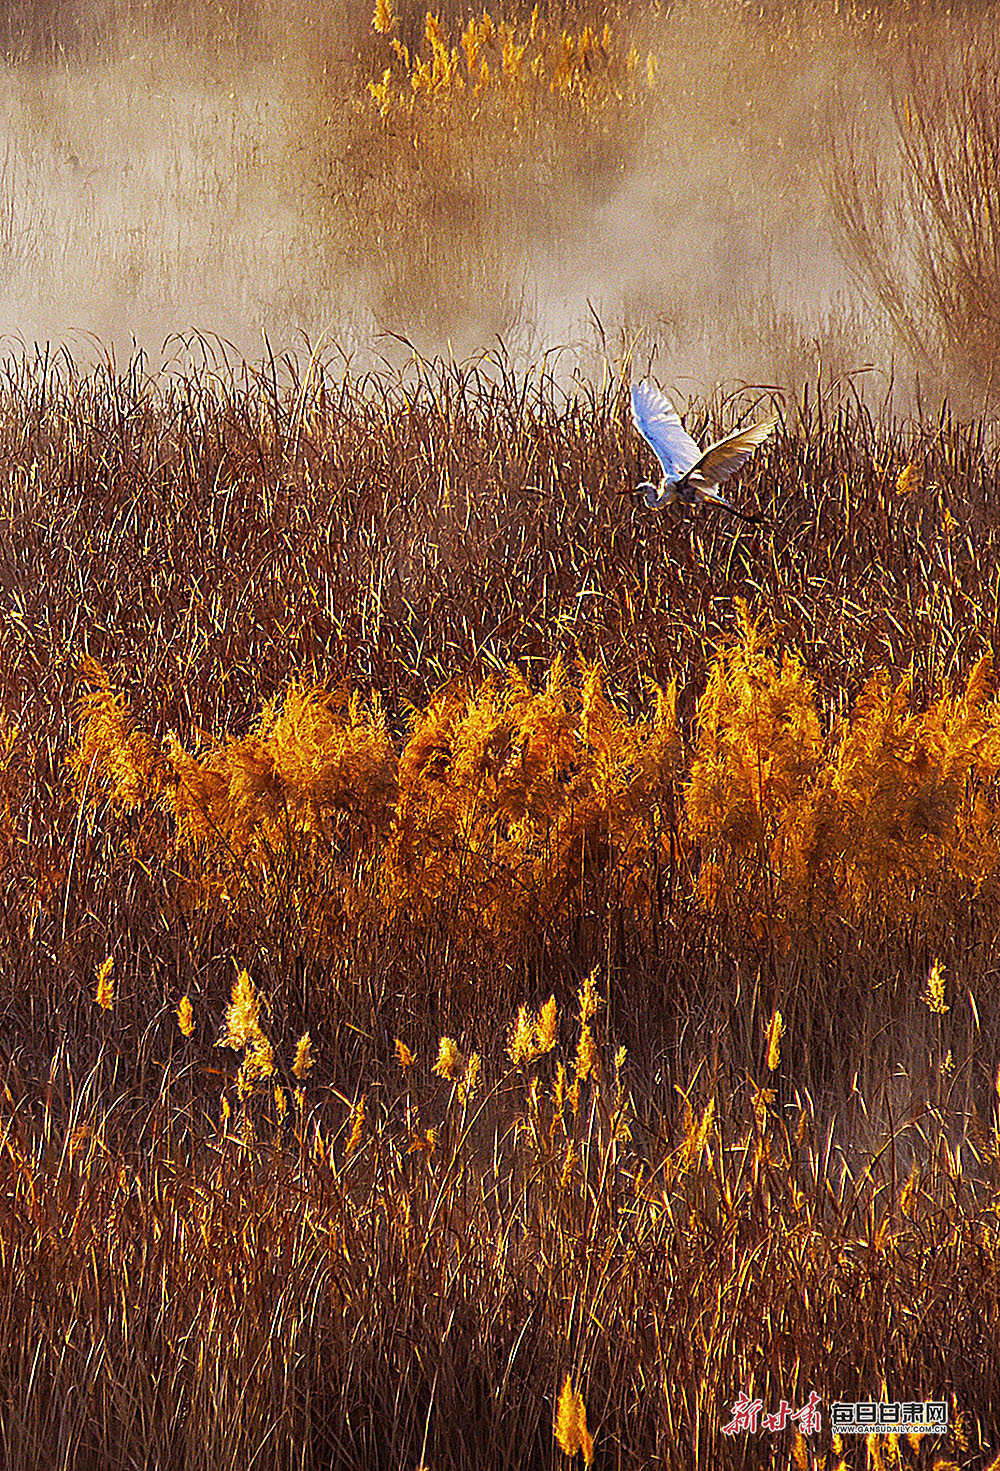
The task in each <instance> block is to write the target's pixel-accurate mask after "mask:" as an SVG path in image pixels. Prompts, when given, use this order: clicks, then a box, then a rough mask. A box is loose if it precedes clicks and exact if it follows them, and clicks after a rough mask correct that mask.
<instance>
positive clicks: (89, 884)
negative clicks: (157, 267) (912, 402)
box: [0, 343, 1000, 1471]
mask: <svg viewBox="0 0 1000 1471" xmlns="http://www.w3.org/2000/svg"><path fill="white" fill-rule="evenodd" d="M191 346H192V347H194V348H195V349H198V350H200V351H201V353H202V356H201V360H200V363H199V362H197V361H196V363H195V365H194V366H193V367H190V368H187V369H185V370H184V371H180V370H177V371H174V372H172V373H170V372H157V373H152V372H151V371H149V369H148V368H147V365H146V364H145V362H144V361H143V360H142V359H141V358H138V359H136V360H134V361H133V362H131V363H130V364H128V365H126V366H125V367H124V368H122V369H118V368H116V367H115V365H114V363H113V362H108V363H107V364H105V365H104V366H103V367H101V368H98V369H97V370H94V371H90V372H84V371H82V370H80V369H78V368H77V367H76V366H75V364H74V363H73V362H72V361H71V360H70V359H69V358H68V357H67V356H66V355H65V354H63V355H61V356H58V357H55V358H50V357H47V356H45V355H39V356H38V357H37V358H36V359H34V360H28V361H26V360H24V359H23V358H22V359H16V360H15V359H11V360H9V361H8V362H7V364H6V367H5V372H4V377H3V381H2V384H0V463H2V467H3V474H2V477H0V487H2V489H0V518H2V522H3V532H4V535H3V537H2V539H0V559H2V564H3V565H2V577H0V581H2V586H3V588H4V592H3V616H2V619H0V641H2V642H0V652H2V662H0V707H2V710H3V712H4V720H3V724H2V727H0V842H2V845H3V858H4V865H3V874H4V880H3V891H2V892H3V904H4V913H5V916H6V923H5V925H4V926H3V928H2V932H0V954H2V956H3V962H4V970H5V975H6V977H7V984H6V987H5V991H4V998H3V1002H2V1004H0V1046H2V1049H3V1069H4V1089H5V1092H4V1103H3V1109H2V1122H0V1131H2V1141H3V1142H2V1152H0V1158H2V1161H3V1164H2V1178H3V1182H4V1183H3V1190H2V1192H0V1243H2V1248H3V1257H2V1260H3V1271H4V1277H5V1284H6V1290H5V1292H4V1294H3V1298H2V1304H3V1312H4V1314H5V1320H4V1324H3V1342H4V1345H5V1347H4V1352H3V1356H2V1360H0V1363H2V1368H0V1373H2V1375H3V1395H2V1400H0V1403H2V1405H3V1408H2V1410H0V1433H2V1436H3V1445H4V1454H5V1456H6V1458H7V1459H8V1460H9V1461H10V1463H11V1464H16V1465H24V1466H33V1465H37V1466H51V1465H74V1466H83V1467H87V1466H93V1467H98V1466H107V1465H118V1464H121V1465H125V1464H129V1465H132V1464H134V1465H142V1466H149V1467H152V1466H167V1465H170V1466H173V1465H178V1466H184V1467H191V1468H195V1467H199V1466H206V1467H207V1466H209V1465H211V1466H213V1467H214V1466H219V1465H229V1464H233V1465H235V1464H237V1463H239V1464H244V1463H253V1464H256V1465H259V1466H262V1467H271V1466H273V1467H285V1466H287V1467H289V1468H290V1467H292V1466H296V1467H312V1466H315V1467H320V1466H331V1465H335V1466H345V1467H348V1466H358V1467H361V1466H365V1467H370V1466H373V1465H385V1466H387V1467H389V1466H392V1467H396V1466H406V1465H411V1464H412V1465H413V1466H414V1467H417V1466H419V1465H426V1466H428V1467H433V1466H455V1467H466V1466H468V1467H472V1466H474V1465H475V1466H483V1465H494V1464H496V1465H511V1466H514V1465H516V1466H534V1465H558V1464H563V1463H564V1461H563V1457H564V1456H565V1455H566V1453H567V1450H568V1451H569V1452H571V1453H572V1454H573V1455H577V1456H580V1457H582V1459H583V1460H584V1461H586V1459H587V1457H588V1455H590V1454H592V1456H593V1462H594V1464H595V1465H603V1464H608V1465H616V1466H623V1467H624V1466H626V1465H629V1466H632V1465H654V1464H664V1465H666V1466H670V1467H678V1468H680V1467H703V1466H708V1465H712V1466H715V1465H720V1466H733V1467H737V1466H743V1465H748V1464H754V1465H758V1464H774V1465H782V1466H785V1465H796V1466H800V1467H801V1466H816V1467H819V1466H821V1465H823V1466H826V1467H830V1468H833V1467H837V1466H838V1465H839V1464H841V1463H843V1464H844V1465H846V1466H848V1467H852V1468H853V1467H862V1466H866V1465H869V1464H871V1465H873V1466H874V1465H877V1464H878V1462H877V1460H876V1459H875V1458H876V1457H882V1460H883V1464H885V1465H890V1464H891V1465H894V1466H895V1465H900V1466H907V1467H909V1466H917V1467H923V1466H930V1465H934V1464H937V1465H938V1466H939V1471H940V1468H942V1467H944V1466H950V1465H952V1464H954V1465H959V1466H962V1467H975V1468H981V1467H985V1466H987V1465H989V1464H990V1463H991V1461H993V1460H994V1458H995V1457H996V1455H997V1451H998V1449H1000V1440H998V1425H997V1420H996V1411H995V1405H996V1404H997V1403H1000V1394H998V1388H997V1387H998V1362H997V1353H996V1348H995V1344H996V1342H997V1332H996V1328H997V1324H996V1299H997V1291H996V1285H997V1284H996V1273H997V1219H996V1210H995V1201H996V1191H997V1179H996V1172H997V1127H998V1095H997V1089H996V1078H997V1065H998V1058H997V1055H996V1051H995V1045H994V1038H995V1036H996V1032H997V1022H998V1015H997V1013H998V1006H997V990H996V983H995V977H996V974H997V939H996V937H997V933H998V926H997V914H996V911H997V890H996V883H997V868H998V864H1000V857H998V854H997V841H996V832H997V818H996V812H997V785H996V784H997V769H998V762H1000V756H998V754H997V726H998V715H997V704H996V694H995V686H994V678H993V669H992V663H991V655H992V650H993V649H994V647H995V644H996V619H997V571H996V568H997V565H998V562H997V556H996V550H997V548H996V541H997V532H996V529H995V521H994V518H993V514H992V510H991V498H992V494H993V488H994V485H995V481H996V446H995V444H994V443H993V442H992V440H991V437H990V433H989V430H988V427H987V426H986V425H984V424H982V423H977V422H963V421H959V420H957V419H956V418H954V417H953V416H952V414H951V413H950V412H949V411H948V409H947V407H945V408H943V409H941V410H940V411H937V412H933V413H931V412H925V413H923V414H922V415H921V416H920V417H919V418H914V419H912V420H909V421H900V420H896V419H893V418H892V417H891V416H890V415H889V414H888V413H886V414H885V415H883V416H873V415H872V414H870V413H869V411H868V410H867V409H866V408H865V407H864V405H863V404H862V403H861V402H860V401H859V399H858V397H857V396H856V395H855V394H853V393H852V391H851V388H850V385H849V384H847V385H840V386H839V387H838V386H837V385H828V384H823V383H820V384H813V385H811V386H810V388H809V390H808V392H807V393H804V394H803V395H802V397H801V398H800V399H799V400H798V401H796V402H794V403H784V404H783V405H782V409H783V422H782V427H781V430H780V432H779V433H778V435H776V437H775V439H774V442H773V443H772V444H770V445H769V446H767V447H766V448H765V449H763V450H762V451H761V453H760V454H759V455H758V456H757V457H755V460H754V462H753V464H752V466H751V467H750V469H749V471H748V473H747V474H745V475H744V476H743V477H742V478H741V481H740V484H739V488H738V494H739V496H740V499H741V502H742V503H744V504H747V505H749V506H752V507H754V508H758V509H760V510H761V511H762V512H763V513H764V515H765V516H766V517H767V521H766V523H765V524H764V525H763V526H762V527H759V528H757V527H746V526H744V525H743V524H742V523H741V524H739V525H736V524H734V523H732V522H729V521H723V520H721V519H718V518H715V519H713V518H712V517H711V516H710V515H709V514H708V513H706V514H704V515H700V516H693V517H690V518H687V517H681V516H677V517H673V518H671V517H669V516H666V515H665V516H662V517H659V518H656V519H655V520H654V519H650V518H644V517H642V516H640V515H639V514H638V513H637V512H635V511H634V510H633V508H632V503H631V502H630V501H629V500H628V499H627V498H626V496H625V495H624V494H623V492H624V491H625V490H626V489H627V488H628V487H629V486H630V485H631V484H632V483H634V481H635V480H636V479H638V478H642V475H643V474H644V473H645V472H646V470H647V469H648V465H647V462H646V459H645V453H644V451H643V449H642V447H641V445H640V444H639V443H637V441H636V438H635V436H634V434H633V432H632V431H631V429H630V427H629V424H628V419H627V394H626V392H625V387H624V384H623V382H622V378H621V376H620V375H619V374H617V373H613V372H612V371H611V370H610V369H609V371H608V373H607V376H606V378H605V379H604V381H603V382H600V383H598V384H596V385H595V384H591V383H587V382H582V381H577V382H574V381H573V380H563V381H560V380H559V379H558V378H557V377H556V376H555V373H554V372H553V370H552V366H551V365H550V364H548V365H546V364H543V365H541V366H540V367H539V368H538V369H536V370H535V371H534V372H533V373H528V374H519V373H515V372H514V371H513V369H512V368H511V366H510V364H509V363H508V362H507V360H506V359H505V358H504V357H503V355H502V354H501V355H494V356H491V357H483V358H481V359H478V360H477V361H475V362H473V363H471V364H467V365H464V366H456V365H454V364H440V363H428V362H425V361H422V360H420V359H418V358H415V359H414V360H413V361H412V362H411V363H410V364H409V365H408V366H407V368H405V369H404V370H402V371H401V372H399V373H398V374H393V373H390V372H389V371H388V370H386V371H385V372H384V373H382V374H381V375H368V376H355V375H352V374H351V373H350V372H349V371H345V370H344V369H343V367H342V366H341V367H337V366H336V365H335V364H333V363H331V362H327V361H324V360H323V359H322V357H321V356H320V355H319V354H315V355H313V357H312V359H311V360H310V362H309V363H308V364H297V363H296V362H294V361H292V360H285V361H270V360H269V361H267V362H265V363H264V364H262V365H259V366H258V367H251V366H249V365H246V364H243V363H240V364H235V365H230V364H227V362H226V361H225V360H224V358H223V357H222V356H220V355H219V354H216V355H215V356H213V354H212V351H211V350H210V348H209V346H208V344H202V345H201V347H200V349H199V348H198V344H197V343H193V344H191ZM766 396H767V395H766V394H765V393H764V391H761V390H753V389H750V388H747V389H744V390H742V391H741V392H740V393H739V394H737V395H735V396H732V397H729V398H725V399H723V398H718V399H716V400H714V401H713V402H711V403H707V404H702V405H693V406H692V407H691V412H690V414H689V418H688V422H689V426H690V427H692V429H693V430H694V431H695V432H696V433H698V434H701V433H702V432H708V431H710V430H711V429H713V428H714V429H722V428H729V427H731V426H732V425H733V424H735V423H736V422H738V421H739V420H741V419H742V418H743V417H744V416H746V417H750V416H751V415H752V414H753V413H754V412H755V411H756V408H757V406H758V404H759V401H760V399H761V398H762V397H766ZM567 1381H568V1383H567ZM742 1390H747V1391H748V1392H752V1393H753V1394H754V1395H755V1396H756V1397H758V1398H761V1399H762V1400H764V1401H765V1408H767V1409H771V1408H773V1407H774V1406H776V1405H777V1404H778V1402H780V1400H781V1399H785V1400H787V1401H789V1403H793V1404H794V1406H796V1407H798V1406H801V1405H803V1404H805V1403H806V1402H807V1401H808V1399H809V1396H810V1394H811V1393H812V1392H815V1393H816V1394H817V1395H819V1397H820V1400H821V1401H822V1403H823V1405H824V1406H828V1405H829V1403H830V1402H831V1401H832V1400H833V1399H835V1398H843V1399H862V1398H872V1397H878V1396H880V1395H882V1394H883V1393H884V1394H885V1395H887V1396H890V1397H893V1398H895V1397H896V1396H897V1395H898V1396H900V1397H903V1396H905V1397H912V1398H914V1399H924V1398H928V1399H929V1398H945V1399H947V1401H948V1404H949V1407H950V1414H951V1430H950V1432H949V1435H948V1437H946V1438H944V1439H942V1438H939V1437H933V1440H934V1445H933V1446H932V1445H931V1444H930V1441H931V1439H932V1438H931V1437H925V1438H924V1440H923V1442H917V1441H914V1442H913V1443H910V1442H908V1441H906V1440H902V1441H900V1442H899V1443H898V1444H897V1443H893V1444H892V1445H891V1446H888V1447H887V1446H886V1445H885V1444H884V1443H883V1444H882V1445H881V1446H880V1445H879V1444H878V1443H877V1442H875V1443H874V1444H873V1445H866V1444H865V1442H864V1440H863V1438H862V1439H861V1440H860V1441H858V1443H857V1444H856V1445H851V1444H840V1445H836V1446H834V1445H831V1441H830V1435H829V1423H828V1420H824V1429H823V1432H822V1433H821V1434H820V1435H819V1436H815V1435H813V1436H808V1437H799V1438H796V1435H795V1432H794V1430H793V1429H792V1428H791V1427H789V1428H788V1429H787V1431H785V1432H782V1433H781V1434H780V1435H779V1434H775V1435H774V1436H773V1437H772V1436H765V1437H763V1438H761V1437H759V1436H758V1437H756V1438H754V1437H739V1436H737V1437H727V1436H723V1435H722V1426H723V1425H724V1424H725V1423H726V1421H727V1420H728V1418H729V1417H730V1409H731V1406H732V1405H733V1403H734V1402H735V1401H736V1399H737V1396H738V1395H739V1394H740V1392H741V1391H742ZM584 1417H585V1418H584ZM557 1432H558V1434H557Z"/></svg>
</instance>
